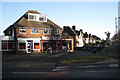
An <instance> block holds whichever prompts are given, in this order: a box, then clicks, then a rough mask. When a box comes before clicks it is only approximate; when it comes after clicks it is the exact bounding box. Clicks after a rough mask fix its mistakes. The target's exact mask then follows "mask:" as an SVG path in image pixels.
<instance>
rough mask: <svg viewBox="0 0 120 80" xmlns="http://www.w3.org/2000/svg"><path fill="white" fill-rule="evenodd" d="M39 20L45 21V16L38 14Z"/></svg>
mask: <svg viewBox="0 0 120 80" xmlns="http://www.w3.org/2000/svg"><path fill="white" fill-rule="evenodd" d="M39 21H40V22H46V21H47V20H46V16H40V17H39Z"/></svg>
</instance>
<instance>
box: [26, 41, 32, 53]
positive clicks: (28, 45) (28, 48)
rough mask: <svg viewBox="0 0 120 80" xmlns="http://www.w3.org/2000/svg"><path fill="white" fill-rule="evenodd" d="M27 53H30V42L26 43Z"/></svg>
mask: <svg viewBox="0 0 120 80" xmlns="http://www.w3.org/2000/svg"><path fill="white" fill-rule="evenodd" d="M27 53H31V42H27Z"/></svg>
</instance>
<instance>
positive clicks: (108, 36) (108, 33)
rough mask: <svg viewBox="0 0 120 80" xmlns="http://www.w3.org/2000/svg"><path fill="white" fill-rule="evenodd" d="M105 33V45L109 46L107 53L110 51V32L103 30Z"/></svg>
mask: <svg viewBox="0 0 120 80" xmlns="http://www.w3.org/2000/svg"><path fill="white" fill-rule="evenodd" d="M105 34H106V36H107V38H106V41H107V45H108V47H109V48H108V50H109V53H111V51H110V32H109V31H108V32H105Z"/></svg>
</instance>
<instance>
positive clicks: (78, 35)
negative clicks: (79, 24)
mask: <svg viewBox="0 0 120 80" xmlns="http://www.w3.org/2000/svg"><path fill="white" fill-rule="evenodd" d="M63 30H64V31H65V32H66V33H68V34H69V35H70V36H72V37H73V40H74V41H73V42H74V47H82V46H83V45H84V43H83V32H82V30H79V31H78V30H76V26H72V28H71V27H70V26H64V27H63Z"/></svg>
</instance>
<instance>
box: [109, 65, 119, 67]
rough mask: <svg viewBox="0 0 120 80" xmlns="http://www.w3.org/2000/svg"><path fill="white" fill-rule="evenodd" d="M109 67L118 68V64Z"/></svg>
mask: <svg viewBox="0 0 120 80" xmlns="http://www.w3.org/2000/svg"><path fill="white" fill-rule="evenodd" d="M110 67H118V64H111V65H110Z"/></svg>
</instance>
